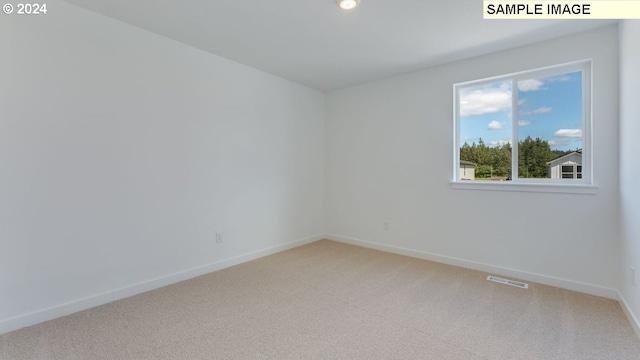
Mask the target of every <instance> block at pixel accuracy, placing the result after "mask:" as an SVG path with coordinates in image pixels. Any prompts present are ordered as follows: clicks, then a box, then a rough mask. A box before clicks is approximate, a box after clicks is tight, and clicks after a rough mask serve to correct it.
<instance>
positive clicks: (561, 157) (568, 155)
mask: <svg viewBox="0 0 640 360" xmlns="http://www.w3.org/2000/svg"><path fill="white" fill-rule="evenodd" d="M574 155H578V156H580V158H582V150H578V151H574V152H571V153H568V154H567V155H563V156H560V157H559V158H557V159H553V160H551V161H549V162H547V165H552V164H554V165H555V164H558V163H562V162H563V161H564V160H567V159H568V158H570V157H572V156H574Z"/></svg>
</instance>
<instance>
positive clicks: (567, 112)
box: [460, 72, 582, 150]
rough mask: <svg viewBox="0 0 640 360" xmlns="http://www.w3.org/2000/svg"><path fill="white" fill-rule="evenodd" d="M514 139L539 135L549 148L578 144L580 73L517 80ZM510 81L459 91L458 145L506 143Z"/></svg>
mask: <svg viewBox="0 0 640 360" xmlns="http://www.w3.org/2000/svg"><path fill="white" fill-rule="evenodd" d="M517 86H518V131H519V135H518V137H519V139H520V140H523V139H525V138H526V137H527V136H531V137H532V138H536V137H540V138H542V139H543V140H546V141H548V142H549V144H550V145H551V148H552V149H558V150H575V149H581V148H582V74H581V73H580V72H573V73H566V74H561V75H555V76H549V77H540V78H532V79H527V80H520V81H518V84H517ZM511 87H512V84H511V82H510V81H506V82H496V83H492V84H486V85H478V86H473V87H467V88H463V89H460V144H464V143H465V141H466V142H467V143H469V144H471V143H473V142H476V143H477V142H478V140H479V139H480V138H482V140H483V141H484V143H485V144H486V145H488V146H496V145H499V144H504V143H505V142H511V136H512V125H511V123H512V121H511V103H512V101H511Z"/></svg>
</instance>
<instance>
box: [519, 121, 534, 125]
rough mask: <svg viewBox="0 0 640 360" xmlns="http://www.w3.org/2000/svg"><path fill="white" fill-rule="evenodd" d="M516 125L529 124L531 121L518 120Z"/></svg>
mask: <svg viewBox="0 0 640 360" xmlns="http://www.w3.org/2000/svg"><path fill="white" fill-rule="evenodd" d="M518 125H519V126H529V125H531V121H529V120H518Z"/></svg>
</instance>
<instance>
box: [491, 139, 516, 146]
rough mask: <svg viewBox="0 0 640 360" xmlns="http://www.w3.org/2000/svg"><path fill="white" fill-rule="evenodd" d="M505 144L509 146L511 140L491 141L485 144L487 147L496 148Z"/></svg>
mask: <svg viewBox="0 0 640 360" xmlns="http://www.w3.org/2000/svg"><path fill="white" fill-rule="evenodd" d="M506 144H511V140H510V139H509V140H491V141H489V143H488V144H487V146H489V147H498V146H503V145H506Z"/></svg>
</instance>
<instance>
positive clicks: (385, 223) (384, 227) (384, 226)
mask: <svg viewBox="0 0 640 360" xmlns="http://www.w3.org/2000/svg"><path fill="white" fill-rule="evenodd" d="M382 230H385V231H386V230H389V222H388V221H384V222H383V223H382Z"/></svg>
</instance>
